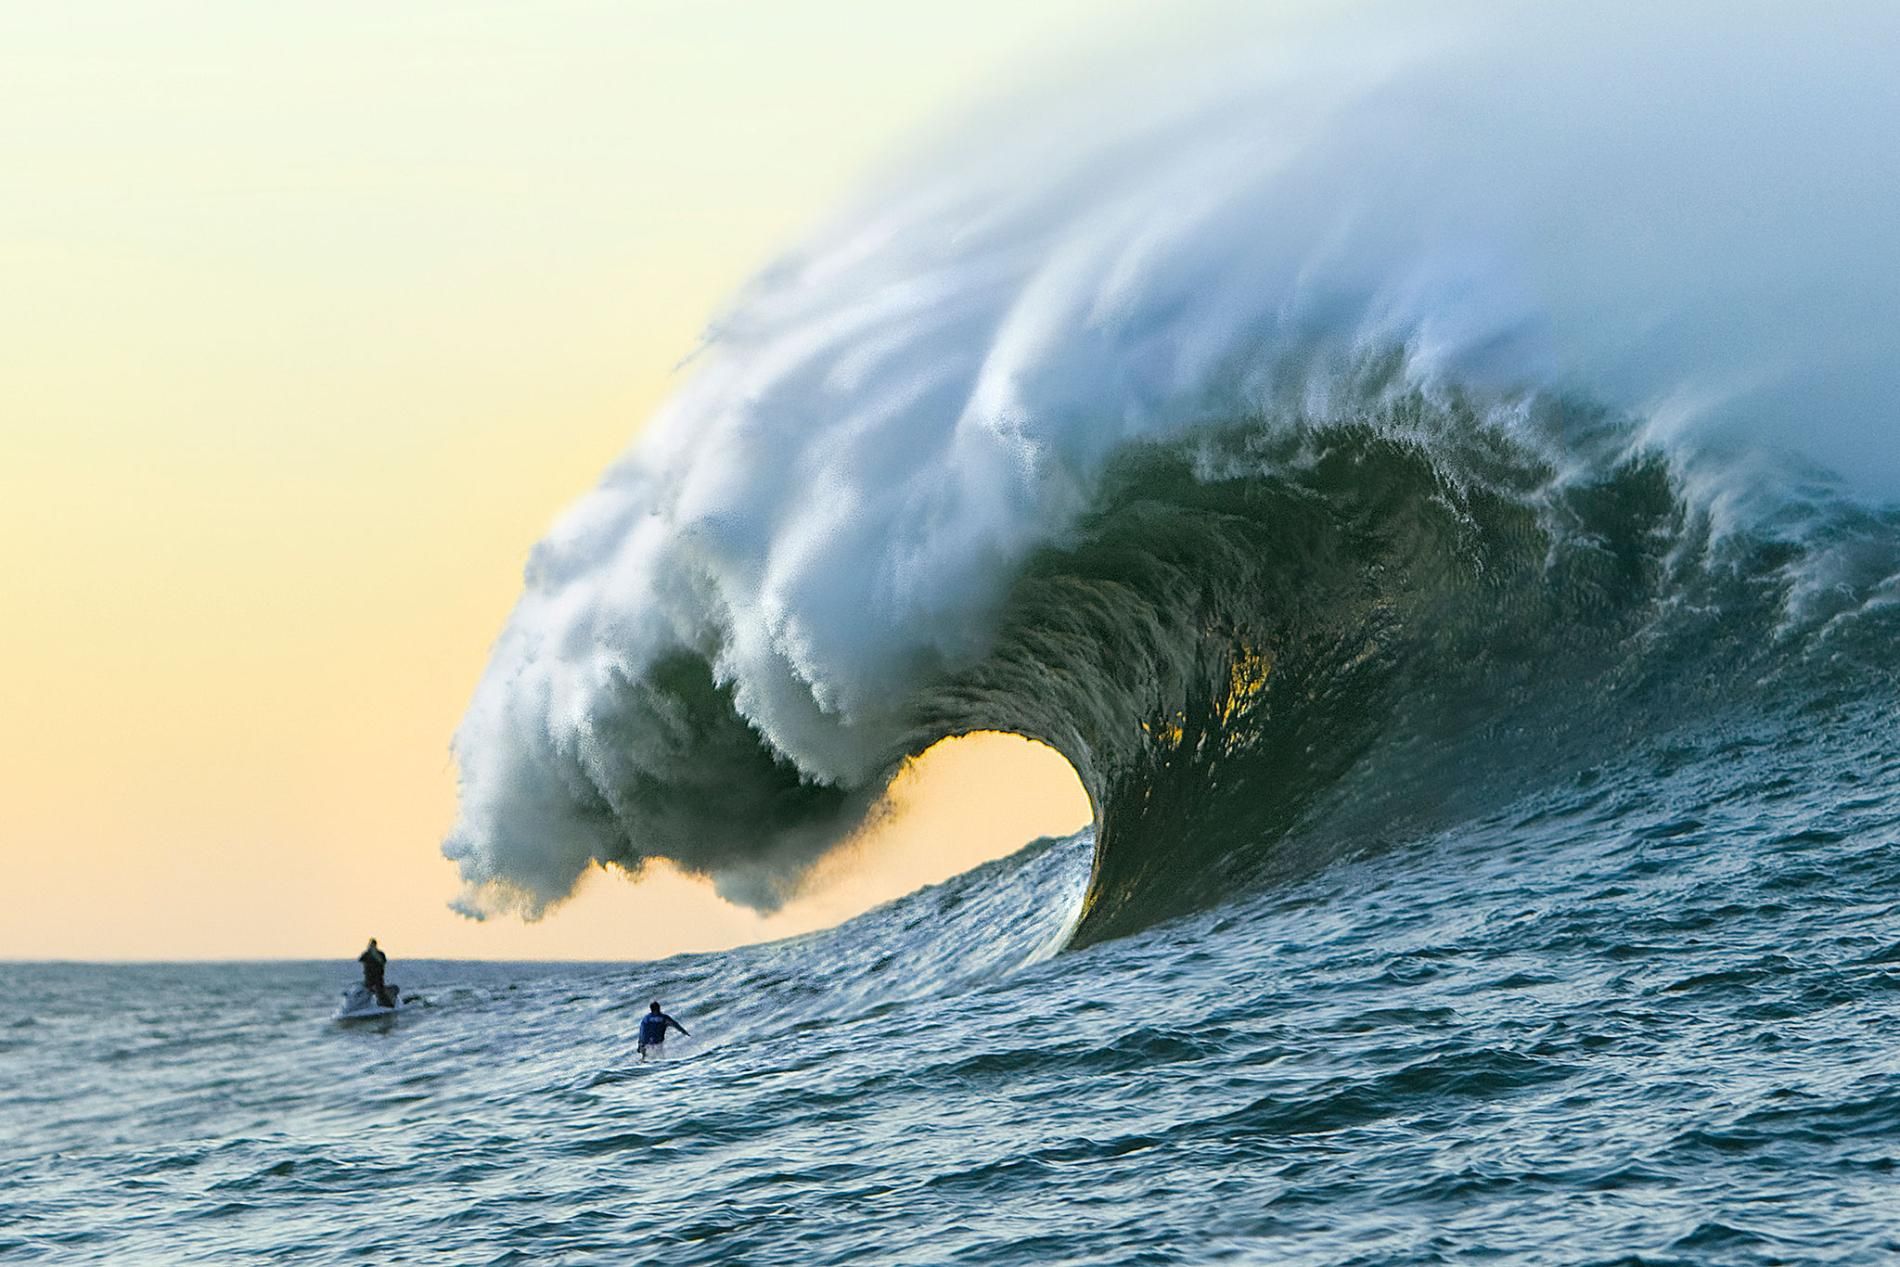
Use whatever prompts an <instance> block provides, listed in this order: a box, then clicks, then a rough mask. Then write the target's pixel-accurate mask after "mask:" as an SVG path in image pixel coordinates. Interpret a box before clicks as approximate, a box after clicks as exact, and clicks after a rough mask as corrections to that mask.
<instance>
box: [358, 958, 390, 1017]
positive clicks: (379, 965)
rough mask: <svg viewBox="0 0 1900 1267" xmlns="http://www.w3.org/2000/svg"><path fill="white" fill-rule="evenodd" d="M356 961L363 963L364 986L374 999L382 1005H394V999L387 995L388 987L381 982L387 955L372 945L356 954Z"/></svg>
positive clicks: (387, 959)
mask: <svg viewBox="0 0 1900 1267" xmlns="http://www.w3.org/2000/svg"><path fill="white" fill-rule="evenodd" d="M356 962H358V963H360V964H362V965H363V985H364V988H366V989H367V990H368V991H369V992H370V993H371V994H374V995H375V996H376V1001H377V1002H378V1003H381V1004H382V1005H383V1006H384V1007H395V1006H396V1003H395V1000H393V999H391V998H390V997H389V988H388V987H387V986H385V985H384V984H383V966H384V965H385V964H387V963H388V962H389V956H388V955H385V954H384V953H383V952H382V951H380V950H377V949H376V948H375V947H374V946H372V947H370V948H369V949H368V950H365V951H364V952H363V953H362V954H360V955H358V956H357V957H356Z"/></svg>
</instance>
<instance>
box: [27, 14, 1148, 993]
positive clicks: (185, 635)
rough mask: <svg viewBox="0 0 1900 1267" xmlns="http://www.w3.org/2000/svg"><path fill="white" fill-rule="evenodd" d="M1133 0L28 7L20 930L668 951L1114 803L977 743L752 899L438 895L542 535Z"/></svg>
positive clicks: (588, 888) (244, 952)
mask: <svg viewBox="0 0 1900 1267" xmlns="http://www.w3.org/2000/svg"><path fill="white" fill-rule="evenodd" d="M1138 7H1139V6H1138V5H1137V4H1136V3H1132V2H1124V0H1037V3H1034V4H1023V3H1021V2H1020V0H963V2H962V3H958V4H954V5H951V4H942V5H930V6H923V5H890V4H887V3H861V2H855V0H854V2H852V3H844V2H842V0H804V2H803V3H800V4H797V5H774V4H760V3H738V2H730V3H728V2H721V0H695V2H693V3H684V2H681V0H666V2H664V3H662V2H659V0H621V2H620V3H612V4H607V3H602V4H546V5H520V4H499V3H467V2H463V0H457V2H455V3H440V2H432V0H424V2H420V3H405V4H402V5H389V4H383V3H374V4H372V3H359V2H354V0H346V2H344V3H326V4H322V5H315V4H311V5H301V6H294V5H259V4H255V3H249V2H247V0H208V2H198V3H183V4H172V5H161V4H157V3H144V4H141V3H129V2H114V3H85V2H83V0H82V2H81V3H77V4H71V5H9V6H4V7H0V279H4V284H0V581H3V583H4V595H5V599H4V601H5V603H6V610H5V612H4V613H3V614H0V615H3V618H0V665H4V671H3V672H0V957H6V958H106V959H114V958H157V959H181V958H253V957H276V956H297V957H304V956H310V957H327V956H332V955H335V956H339V957H345V958H348V957H353V956H354V954H355V952H356V950H357V949H358V948H359V947H360V945H361V943H362V942H363V940H364V939H365V938H366V937H368V936H371V935H374V936H377V937H379V938H380V939H381V940H382V941H383V943H384V945H385V947H386V948H387V949H388V950H390V952H391V953H392V954H393V955H394V956H396V957H398V958H401V957H404V956H412V957H413V956H421V955H439V956H468V957H482V958H628V957H633V958H647V957H654V956H657V955H662V954H667V953H671V952H674V951H677V950H683V949H713V948H717V947H721V946H726V945H732V944H735V943H738V942H742V941H749V940H756V939H759V938H762V937H768V936H778V935H784V934H787V933H792V932H798V931H804V930H805V929H808V928H812V927H818V926H822V925H824V924H827V923H831V922H835V921H836V920H837V919H839V918H842V917H844V916H846V915H848V914H851V913H853V912H854V911H856V910H861V909H864V908H865V907H867V906H869V905H871V904H874V903H875V902H876V901H879V900H882V899H884V898H888V897H890V896H895V895H896V894H898V893H901V892H904V891H906V890H908V889H910V888H914V887H916V886H917V885H919V884H922V883H927V882H930V881H933V880H937V879H942V878H945V877H947V876H948V875H950V874H954V873H955V872H957V871H960V870H963V869H965V868H967V867H968V866H970V865H973V864H974V863H975V862H977V861H980V860H981V859H983V858H986V857H991V856H996V855H999V854H1002V853H1005V852H1008V851H1009V850H1010V849H1011V848H1013V847H1014V846H1015V845H1017V844H1020V843H1021V842H1022V841H1024V840H1027V839H1030V838H1032V837H1034V836H1036V835H1040V834H1045V833H1049V832H1056V831H1067V830H1072V829H1074V828H1075V827H1076V826H1079V825H1080V824H1081V823H1082V822H1083V821H1085V820H1086V818H1087V805H1086V801H1085V799H1084V797H1083V795H1082V792H1081V790H1080V788H1079V786H1078V785H1077V784H1076V783H1075V780H1074V778H1073V776H1072V774H1070V772H1069V771H1068V770H1067V768H1066V766H1064V765H1063V764H1062V763H1061V761H1060V759H1059V758H1057V757H1055V756H1054V755H1053V754H1052V753H1049V752H1047V750H1041V749H1035V748H1033V747H1032V746H1031V745H1029V744H1027V743H1026V742H1024V741H1016V740H1006V739H1002V738H995V739H990V740H974V741H966V742H964V743H963V744H962V745H961V746H957V747H954V748H953V749H952V750H950V751H942V750H940V751H939V752H938V753H934V754H932V756H931V757H928V758H926V761H925V763H924V768H923V769H921V770H918V771H913V772H911V773H910V774H907V775H906V776H905V777H904V778H902V779H901V780H900V786H899V787H898V788H897V789H896V791H895V793H894V795H895V798H896V800H897V802H898V805H899V808H900V809H901V810H905V812H902V813H900V814H898V815H897V816H896V820H895V826H893V827H891V828H890V829H888V831H887V832H886V834H885V835H884V836H882V837H880V838H878V839H872V840H860V841H857V842H854V843H853V845H852V846H851V847H849V849H848V850H847V851H846V854H845V855H844V856H843V857H840V858H835V859H833V860H831V861H830V862H829V863H827V864H826V865H824V866H822V867H821V868H820V873H819V876H818V877H817V879H816V881H815V883H814V886H813V888H812V890H811V892H810V893H809V894H808V895H806V896H805V897H802V898H801V899H799V900H798V901H796V902H795V903H794V904H793V905H792V906H790V907H788V908H787V909H786V910H785V911H784V912H781V913H780V914H779V915H777V916H774V917H771V918H764V917H761V916H758V915H756V914H754V913H752V912H750V911H745V910H740V909H738V908H734V907H730V906H727V905H725V904H724V903H721V902H719V901H718V899H716V898H714V897H713V896H712V895H711V893H710V890H709V889H708V888H707V887H706V886H704V885H703V884H701V883H699V882H696V881H691V880H688V879H686V878H683V877H680V876H677V875H666V874H653V873H649V875H647V876H646V877H644V878H642V880H641V881H640V882H639V883H637V884H635V883H629V882H628V881H627V880H626V879H625V878H624V877H621V876H617V875H608V874H601V875H598V876H596V877H594V878H593V879H591V880H590V881H589V883H588V884H586V885H585V886H584V887H583V890H582V892H581V894H580V896H579V897H577V898H576V899H575V900H574V901H572V902H571V903H569V904H568V905H567V906H566V907H563V908H561V909H559V910H557V911H556V912H555V913H554V914H553V915H551V916H549V917H548V918H547V919H545V920H543V921H541V922H540V923H538V924H535V925H524V924H521V923H519V922H515V921H496V920H490V921H488V922H486V923H476V922H473V921H469V920H466V919H463V918H461V917H459V916H456V915H454V914H452V913H450V912H449V910H448V908H447V906H446V903H447V901H448V900H449V899H450V898H451V897H452V896H453V895H454V893H455V890H456V884H455V876H454V869H453V867H452V865H451V864H449V863H447V862H445V861H444V860H443V859H442V858H441V856H440V853H439V844H440V840H441V837H442V836H443V835H444V833H445V832H446V831H447V829H448V828H449V826H450V825H451V824H452V822H453V820H454V811H455V806H454V797H455V771H454V766H453V763H452V761H451V759H450V756H449V749H448V742H449V737H450V735H451V734H452V733H453V731H454V728H455V725H456V722H457V721H458V719H459V717H460V715H461V712H462V709H463V707H464V706H465V705H466V703H467V701H468V698H469V695H470V693H471V691H472V690H473V688H474V685H475V682H476V679H477V677H478V675H479V673H480V670H481V667H482V665H483V663H484V662H485V660H486V657H487V653H488V650H489V647H490V645H491V643H492V641H493V639H494V637H495V635H496V634H497V633H498V632H499V631H500V629H501V627H502V623H503V620H504V619H505V617H506V614H507V612H508V609H509V607H510V606H511V605H512V603H513V601H514V599H515V597H516V595H517V594H518V592H519V589H520V580H521V568H522V564H523V562H524V561H525V559H526V557H527V553H528V550H529V548H530V547H531V546H532V545H533V543H534V541H535V540H536V539H537V538H538V537H539V535H540V534H541V533H542V531H543V530H544V529H545V528H546V527H547V526H548V524H549V523H550V522H551V521H552V520H553V518H554V517H555V516H556V515H557V514H558V513H559V511H560V510H561V509H562V508H563V507H564V506H565V505H566V504H567V503H568V502H570V501H571V500H573V499H574V498H576V497H577V496H579V495H580V494H581V493H583V492H584V491H585V490H586V489H587V488H588V487H589V485H591V484H592V483H593V482H594V480H595V479H596V478H597V477H598V476H599V474H600V473H601V472H602V471H603V470H604V469H605V467H606V466H607V464H608V463H609V462H610V461H611V460H612V458H613V457H614V456H615V455H616V454H617V453H618V452H619V451H621V450H622V449H623V448H624V447H625V446H626V445H627V444H628V443H629V442H630V441H632V439H633V438H634V437H635V436H636V435H637V434H638V431H639V428H640V425H641V421H642V420H643V419H644V418H645V417H646V416H647V415H648V414H649V413H650V412H651V411H652V409H653V408H654V407H655V406H656V405H657V404H658V403H659V401H660V400H662V399H663V398H664V396H665V395H666V394H667V392H668V391H669V390H670V389H671V387H673V386H674V385H675V384H677V383H678V382H679V381H680V376H681V375H682V374H684V373H688V372H690V370H689V369H682V368H681V363H682V361H683V360H684V359H685V358H686V357H687V356H689V354H690V353H691V352H692V350H693V348H694V346H695V343H696V340H697V336H698V333H699V331H700V330H701V329H702V328H703V326H704V324H705V322H706V320H707V319H708V318H709V317H710V316H711V315H712V314H713V313H714V312H715V310H716V309H717V308H718V306H719V304H720V302H721V300H722V299H723V298H724V297H725V296H727V295H728V294H729V293H730V292H731V291H732V290H733V289H734V288H735V287H737V286H738V285H739V284H740V283H742V282H743V281H744V280H745V278H746V277H747V276H748V275H749V274H750V273H751V272H752V271H754V270H755V269H756V268H757V267H759V266H760V265H761V264H763V263H765V262H766V261H767V260H768V259H769V258H770V257H771V255H772V254H773V252H774V251H775V250H776V249H777V248H779V247H782V246H785V245H788V244H790V243H791V242H792V241H794V240H795V239H796V237H797V236H798V234H799V232H800V230H801V228H802V227H803V226H807V225H809V224H811V223H813V222H814V221H816V220H817V219H818V218H819V217H821V216H822V215H824V213H825V212H826V211H827V209H828V208H830V207H831V206H833V205H834V204H835V203H836V202H837V201H838V200H840V199H841V198H842V197H844V196H845V195H847V194H848V193H849V192H850V191H851V189H852V188H853V186H854V184H855V182H856V181H857V180H859V179H860V178H861V177H862V175H863V174H864V173H865V172H866V171H867V170H868V169H870V168H872V167H874V166H875V165H876V164H877V163H878V162H879V161H880V160H883V159H888V158H889V157H891V156H893V155H895V154H898V153H901V152H902V149H903V147H904V145H905V143H906V138H908V137H912V136H914V135H916V134H918V133H919V131H920V130H923V129H927V128H929V127H931V126H933V124H936V123H938V122H940V121H941V120H942V119H943V118H945V117H946V116H954V115H955V114H956V113H957V111H958V110H959V109H961V108H965V107H967V106H969V105H970V104H972V103H977V102H981V101H984V100H986V99H988V98H990V97H992V96H993V95H994V94H995V93H997V92H999V91H1002V90H1003V89H1005V88H1006V87H1007V86H1008V85H1010V84H1013V83H1015V82H1017V81H1018V79H1019V77H1020V76H1022V75H1023V74H1024V73H1025V69H1024V68H1026V67H1030V66H1051V65H1059V64H1060V63H1061V62H1062V61H1063V59H1064V58H1065V57H1067V56H1069V50H1071V49H1072V48H1076V47H1080V46H1082V45H1085V44H1088V43H1090V42H1091V41H1093V40H1095V39H1097V38H1099V37H1100V35H1101V33H1102V32H1103V31H1104V30H1105V29H1108V28H1112V27H1113V26H1114V25H1115V24H1116V23H1117V22H1119V21H1121V20H1122V19H1123V18H1124V17H1126V16H1128V15H1130V14H1133V13H1134V12H1135V11H1136V10H1137V9H1138Z"/></svg>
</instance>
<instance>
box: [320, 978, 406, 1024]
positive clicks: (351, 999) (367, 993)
mask: <svg viewBox="0 0 1900 1267" xmlns="http://www.w3.org/2000/svg"><path fill="white" fill-rule="evenodd" d="M383 989H385V990H387V991H388V992H389V997H390V998H392V999H394V1000H395V1001H396V1005H395V1006H394V1007H386V1006H384V1005H383V1001H382V1000H381V999H379V998H377V997H376V995H375V993H374V992H373V991H372V990H370V988H369V987H368V986H365V985H356V986H351V987H350V988H349V989H347V990H345V991H343V1002H341V1003H340V1004H338V1005H337V1009H336V1011H335V1012H334V1013H332V1014H331V1016H330V1019H331V1020H333V1021H373V1020H377V1019H379V1018H381V1017H385V1016H394V1015H395V1014H396V1013H398V1012H406V1011H408V1010H409V1009H410V1008H412V1007H414V1006H415V1005H416V1003H417V1000H415V999H413V998H404V997H403V993H402V989H401V987H399V986H394V985H387V984H386V985H384V986H383Z"/></svg>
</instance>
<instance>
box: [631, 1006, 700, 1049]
mask: <svg viewBox="0 0 1900 1267" xmlns="http://www.w3.org/2000/svg"><path fill="white" fill-rule="evenodd" d="M669 1025H671V1026H672V1027H673V1028H674V1029H676V1030H678V1031H679V1032H680V1033H682V1034H686V1027H685V1026H684V1025H682V1024H680V1023H679V1022H678V1021H676V1020H674V1019H673V1018H672V1017H670V1016H668V1015H667V1014H666V1013H665V1012H648V1013H647V1014H646V1015H645V1016H643V1017H641V1018H640V1054H641V1055H643V1056H644V1055H646V1051H647V1048H649V1047H658V1046H659V1045H660V1044H661V1043H664V1042H665V1041H666V1027H667V1026H669ZM686 1036H687V1037H688V1038H691V1037H692V1035H691V1034H687V1035H686Z"/></svg>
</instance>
